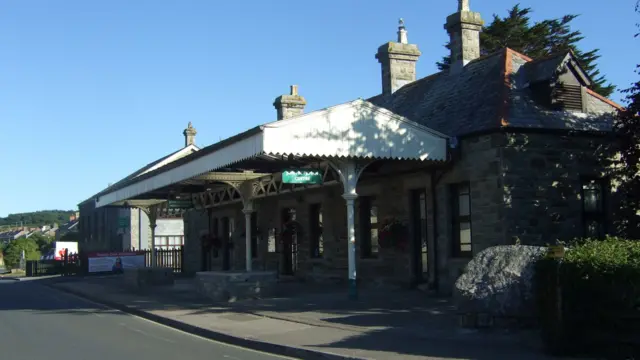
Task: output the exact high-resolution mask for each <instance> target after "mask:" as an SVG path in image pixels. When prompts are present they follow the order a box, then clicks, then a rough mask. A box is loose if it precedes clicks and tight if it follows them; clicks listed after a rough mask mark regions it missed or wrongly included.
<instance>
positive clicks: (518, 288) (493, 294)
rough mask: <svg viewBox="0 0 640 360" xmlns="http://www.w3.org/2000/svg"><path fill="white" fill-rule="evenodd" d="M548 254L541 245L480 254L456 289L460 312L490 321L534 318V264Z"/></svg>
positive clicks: (458, 281) (466, 270)
mask: <svg viewBox="0 0 640 360" xmlns="http://www.w3.org/2000/svg"><path fill="white" fill-rule="evenodd" d="M546 251H547V248H546V247H541V246H524V245H504V246H494V247H490V248H488V249H485V250H484V251H482V252H480V253H478V254H477V255H476V256H474V257H473V259H472V260H471V261H470V262H469V264H468V265H467V267H466V269H465V271H464V273H463V274H462V275H461V276H460V277H459V278H458V280H457V281H456V283H455V287H454V289H453V300H454V303H455V304H456V306H457V308H458V310H459V312H460V313H462V314H477V315H478V316H480V315H482V316H485V317H489V318H490V319H494V318H495V317H506V318H531V317H533V316H535V308H536V306H535V301H534V294H533V277H534V272H535V263H536V261H537V260H538V259H540V258H541V257H543V256H544V255H545V253H546ZM489 321H491V322H493V320H489Z"/></svg>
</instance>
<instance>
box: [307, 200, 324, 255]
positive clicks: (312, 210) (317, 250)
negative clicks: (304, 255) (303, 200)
mask: <svg viewBox="0 0 640 360" xmlns="http://www.w3.org/2000/svg"><path fill="white" fill-rule="evenodd" d="M322 211H323V210H322V203H313V204H310V205H309V240H310V246H309V252H310V254H309V256H310V257H311V258H312V259H322V258H323V257H324V239H323V226H322V223H321V222H320V218H321V217H322V216H323V214H322ZM323 220H324V219H323ZM321 243H322V245H323V246H320V244H321Z"/></svg>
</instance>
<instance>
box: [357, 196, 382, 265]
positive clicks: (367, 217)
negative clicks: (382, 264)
mask: <svg viewBox="0 0 640 360" xmlns="http://www.w3.org/2000/svg"><path fill="white" fill-rule="evenodd" d="M358 205H359V206H358V216H359V226H358V227H359V235H360V236H359V239H357V241H358V242H359V243H360V258H361V259H377V258H378V256H379V253H380V248H379V246H376V247H375V249H376V251H373V248H374V246H373V237H372V236H371V232H372V231H373V230H374V229H375V230H377V231H378V236H380V220H379V215H376V222H375V224H374V223H373V222H372V221H371V211H372V209H373V207H374V206H375V207H376V214H378V212H379V210H380V208H379V207H378V205H377V204H376V197H375V196H373V195H370V196H360V197H358Z"/></svg>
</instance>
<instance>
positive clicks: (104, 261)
mask: <svg viewBox="0 0 640 360" xmlns="http://www.w3.org/2000/svg"><path fill="white" fill-rule="evenodd" d="M87 260H88V267H89V273H97V272H113V273H120V272H122V271H123V270H124V269H135V268H142V267H145V252H144V251H132V252H98V253H91V254H89V255H88V259H87Z"/></svg>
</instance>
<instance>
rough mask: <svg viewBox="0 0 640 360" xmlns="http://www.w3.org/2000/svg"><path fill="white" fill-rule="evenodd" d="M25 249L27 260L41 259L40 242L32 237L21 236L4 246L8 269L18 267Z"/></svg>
mask: <svg viewBox="0 0 640 360" xmlns="http://www.w3.org/2000/svg"><path fill="white" fill-rule="evenodd" d="M22 250H24V254H25V258H26V260H39V259H40V251H38V244H37V243H36V242H35V241H34V240H33V239H31V238H19V239H16V240H13V241H11V242H10V243H9V244H7V245H6V247H5V248H4V250H3V251H4V263H5V266H6V267H7V269H14V268H17V267H18V265H19V264H20V256H21V255H22Z"/></svg>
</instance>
